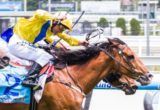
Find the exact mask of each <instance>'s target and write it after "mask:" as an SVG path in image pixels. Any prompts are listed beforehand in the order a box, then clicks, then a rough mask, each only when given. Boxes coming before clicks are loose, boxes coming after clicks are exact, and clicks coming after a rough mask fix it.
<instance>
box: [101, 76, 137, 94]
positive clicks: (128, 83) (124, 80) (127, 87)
mask: <svg viewBox="0 0 160 110" xmlns="http://www.w3.org/2000/svg"><path fill="white" fill-rule="evenodd" d="M103 81H104V82H106V83H110V84H111V85H112V86H113V87H116V88H118V89H120V90H122V91H124V92H125V94H126V95H132V94H134V93H135V92H136V90H137V88H138V87H137V85H136V81H135V80H134V79H132V78H130V77H128V76H126V75H123V74H120V73H111V74H110V75H108V76H107V77H105V78H104V79H103Z"/></svg>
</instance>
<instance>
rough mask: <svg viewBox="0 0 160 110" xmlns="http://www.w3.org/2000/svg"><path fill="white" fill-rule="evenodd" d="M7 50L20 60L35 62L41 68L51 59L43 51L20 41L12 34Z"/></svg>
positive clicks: (50, 56)
mask: <svg viewBox="0 0 160 110" xmlns="http://www.w3.org/2000/svg"><path fill="white" fill-rule="evenodd" d="M8 48H9V51H10V52H11V53H12V54H13V55H15V56H17V57H20V58H22V59H26V60H31V61H35V62H36V63H38V64H40V65H41V66H42V67H43V66H44V65H46V64H47V63H48V62H49V60H50V59H51V58H53V56H52V55H50V54H49V53H47V52H45V51H44V50H43V49H40V48H37V47H35V46H34V45H33V44H31V43H29V42H27V41H25V40H22V39H20V38H19V37H18V36H17V35H16V34H13V36H12V37H11V38H10V41H9V43H8Z"/></svg>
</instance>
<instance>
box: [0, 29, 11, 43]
mask: <svg viewBox="0 0 160 110" xmlns="http://www.w3.org/2000/svg"><path fill="white" fill-rule="evenodd" d="M12 35H13V27H9V28H8V29H7V30H5V31H4V32H3V33H1V38H2V39H3V40H5V41H6V42H9V39H10V38H11V36H12Z"/></svg>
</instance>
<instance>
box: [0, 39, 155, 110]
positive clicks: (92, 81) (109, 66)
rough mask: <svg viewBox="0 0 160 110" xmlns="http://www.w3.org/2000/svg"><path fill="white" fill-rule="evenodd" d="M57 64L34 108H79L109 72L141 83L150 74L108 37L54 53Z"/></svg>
mask: <svg viewBox="0 0 160 110" xmlns="http://www.w3.org/2000/svg"><path fill="white" fill-rule="evenodd" d="M58 57H59V63H64V64H65V65H66V66H65V68H63V69H60V70H58V69H56V70H55V72H54V78H53V80H52V81H50V82H48V83H47V84H46V85H45V89H44V93H43V96H42V99H41V101H40V103H39V104H38V110H81V109H82V108H81V105H82V101H83V98H84V97H85V95H86V94H88V93H89V92H90V91H91V90H92V89H93V88H94V87H95V86H96V84H97V83H98V82H99V81H101V80H102V79H103V78H105V77H107V76H108V75H109V74H111V73H113V72H119V73H121V74H125V75H126V76H128V77H131V78H133V79H136V80H137V81H139V82H140V83H141V84H142V85H147V84H149V83H150V82H151V79H152V75H151V74H150V73H149V71H148V69H147V68H146V67H145V66H144V64H143V63H142V62H141V61H140V59H139V58H138V57H137V56H136V54H135V53H134V52H133V51H132V50H131V49H130V48H129V47H128V46H127V45H126V44H125V43H124V42H123V41H121V40H120V39H118V38H114V39H108V41H106V42H103V43H100V44H98V45H96V46H94V45H93V46H90V47H87V48H86V49H83V50H77V51H74V52H67V53H65V54H64V53H58ZM0 109H1V110H28V109H29V107H28V105H25V104H2V103H1V104H0Z"/></svg>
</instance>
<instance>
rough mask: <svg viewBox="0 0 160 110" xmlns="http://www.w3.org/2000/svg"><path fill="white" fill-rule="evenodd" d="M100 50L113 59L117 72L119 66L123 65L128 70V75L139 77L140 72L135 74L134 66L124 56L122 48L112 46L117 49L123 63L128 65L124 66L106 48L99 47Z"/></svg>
mask: <svg viewBox="0 0 160 110" xmlns="http://www.w3.org/2000/svg"><path fill="white" fill-rule="evenodd" d="M99 48H100V50H101V51H103V52H104V53H105V54H106V55H107V56H109V57H110V58H111V59H112V60H114V61H115V62H116V64H117V66H116V67H117V68H116V71H117V72H118V70H119V68H120V67H123V68H124V69H126V70H127V71H129V76H131V77H133V78H134V79H136V80H137V79H139V78H140V77H141V74H137V72H136V71H135V68H134V67H133V65H132V64H131V63H130V61H129V60H128V59H127V58H126V56H125V55H124V53H123V49H120V48H118V47H117V48H116V47H113V48H115V49H116V50H117V51H118V55H119V56H120V57H121V59H123V60H124V61H125V63H126V64H127V65H128V67H129V68H128V67H126V66H125V65H123V64H122V63H121V61H118V60H117V59H116V58H115V57H114V55H112V54H110V52H108V51H107V50H105V49H103V48H101V47H99Z"/></svg>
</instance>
